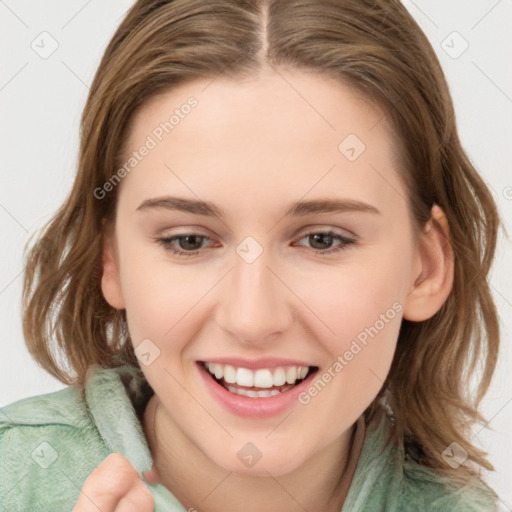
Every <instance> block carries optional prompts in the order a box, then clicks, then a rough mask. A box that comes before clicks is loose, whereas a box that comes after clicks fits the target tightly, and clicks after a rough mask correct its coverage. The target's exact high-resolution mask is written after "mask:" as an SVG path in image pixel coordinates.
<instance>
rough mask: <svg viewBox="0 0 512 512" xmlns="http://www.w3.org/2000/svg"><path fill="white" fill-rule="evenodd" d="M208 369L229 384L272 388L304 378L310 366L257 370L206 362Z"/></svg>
mask: <svg viewBox="0 0 512 512" xmlns="http://www.w3.org/2000/svg"><path fill="white" fill-rule="evenodd" d="M205 366H206V368H207V369H208V371H209V372H210V373H211V374H212V375H215V377H216V378H217V379H222V378H224V380H225V381H226V382H227V383H228V384H238V385H239V386H246V387H256V388H271V387H272V386H283V385H284V384H294V383H295V382H296V381H297V380H299V379H304V378H305V377H306V375H307V374H308V371H309V367H308V366H287V367H282V366H278V367H277V368H272V369H270V368H261V369H259V370H256V371H252V370H249V369H248V368H235V367H234V366H231V365H230V364H218V363H205Z"/></svg>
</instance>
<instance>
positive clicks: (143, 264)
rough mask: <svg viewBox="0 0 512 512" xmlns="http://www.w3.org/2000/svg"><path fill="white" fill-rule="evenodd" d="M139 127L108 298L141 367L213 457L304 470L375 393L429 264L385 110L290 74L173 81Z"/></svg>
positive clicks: (257, 470)
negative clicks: (423, 258) (422, 266)
mask: <svg viewBox="0 0 512 512" xmlns="http://www.w3.org/2000/svg"><path fill="white" fill-rule="evenodd" d="M190 97H193V98H194V99H192V100H190V99H189V98H190ZM187 100H188V103H187ZM186 105H188V107H187V106H186ZM173 115H174V117H173V118H172V119H171V121H170V118H171V116H173ZM166 123H167V124H166ZM128 142H129V146H128V148H129V150H128V152H127V154H126V161H127V162H128V164H127V167H126V169H129V171H127V172H126V176H125V177H124V178H123V179H122V181H121V183H120V185H118V187H120V188H119V190H118V193H119V197H118V204H117V215H116V222H115V238H114V240H115V251H114V254H115V262H116V264H115V265H114V267H113V268H115V269H116V270H115V272H117V274H116V276H117V277H116V279H117V283H118V286H119V289H118V295H117V298H115V299H114V298H112V297H114V295H115V294H114V295H112V293H110V295H109V298H110V300H109V302H110V303H111V304H113V305H114V306H115V307H118V308H126V314H127V319H128V326H129V331H130V335H131V338H132V341H133V345H134V347H135V349H136V353H137V355H138V357H139V359H140V361H141V368H142V370H143V371H144V373H145V375H146V378H147V380H148V382H149V383H150V385H151V386H152V388H153V389H154V391H155V393H156V395H157V396H158V397H159V400H160V402H161V405H162V406H163V407H164V408H165V410H166V412H167V414H168V415H169V418H170V419H171V420H172V421H173V422H174V423H175V424H176V425H177V427H178V428H179V429H181V431H182V432H183V433H184V434H185V435H186V436H187V437H188V438H189V439H190V440H191V441H192V442H193V443H194V444H195V445H196V447H198V448H199V449H200V450H201V451H202V452H203V453H204V454H205V455H206V456H207V457H208V458H209V459H211V460H212V461H213V462H215V463H216V464H218V465H220V466H221V467H223V468H226V469H227V470H230V471H236V472H246V473H249V472H251V473H252V474H255V475H257V474H266V472H267V471H268V472H269V473H271V474H272V475H280V474H284V473H287V472H290V471H292V470H293V469H295V468H297V467H299V466H300V465H302V464H303V463H304V462H305V461H306V460H307V459H310V458H311V457H313V456H314V455H315V454H319V453H320V451H321V450H322V449H324V448H326V447H327V446H328V445H330V444H332V443H333V442H335V441H336V440H338V439H340V437H341V436H342V435H343V434H344V433H346V432H347V431H348V429H349V428H350V427H351V426H352V425H353V423H354V422H355V421H356V419H357V418H358V417H359V416H360V415H361V414H362V413H363V411H364V410H365V409H366V408H367V407H368V405H369V404H370V403H371V402H372V400H373V399H374V398H375V396H376V395H377V393H378V391H379V389H380V388H381V387H382V384H383V382H384V380H385V378H386V375H387V373H388V371H389V368H390V364H391V361H392V357H393V353H394V350H395V345H396V340H397V337H398V332H399V328H400V323H401V320H402V316H403V309H404V308H405V305H406V301H407V296H408V293H409V292H410V290H411V289H412V288H413V284H414V280H415V277H416V276H417V273H418V269H419V260H418V254H417V249H416V247H415V244H414V242H413V228H412V223H411V217H410V215H409V209H408V204H407V202H406V199H405V198H406V191H405V188H404V185H403V184H402V182H401V180H400V179H399V176H398V172H397V159H396V155H395V151H396V146H395V143H394V140H393V136H392V132H391V129H390V128H389V125H388V121H387V119H386V117H385V116H384V114H383V112H382V111H381V110H380V109H378V108H377V107H376V106H375V105H373V104H371V103H370V102H369V101H368V100H367V99H365V98H364V97H363V96H361V95H360V94H358V93H357V92H355V91H354V90H353V89H352V88H350V87H348V86H346V85H343V84H341V83H340V82H337V81H333V80H329V79H327V78H324V77H321V76H319V75H315V74H309V73H306V72H299V71H288V72H281V73H280V74H277V73H268V74H262V75H261V76H260V77H259V78H258V79H255V80H253V81H250V82H249V81H247V82H240V81H230V80H228V79H225V78H216V79H214V80H204V81H197V82H194V83H191V84H186V85H182V86H180V87H179V88H175V89H173V90H172V91H171V92H168V93H166V94H164V95H161V96H160V97H158V98H153V99H152V100H151V101H150V102H148V103H146V104H145V105H144V106H143V108H142V109H141V110H139V111H138V113H137V115H136V117H135V118H134V122H133V125H132V129H131V132H130V136H129V139H128ZM144 147H145V148H146V149H145V150H144V149H141V148H144ZM133 152H136V154H133ZM130 158H132V160H130V161H129V159H130ZM123 174H124V173H121V174H120V175H121V176H122V175H123ZM203 202H204V203H207V205H204V204H202V203H203ZM334 206H336V207H334ZM190 235H193V236H190ZM180 237H181V238H180ZM159 239H167V242H165V243H162V242H161V241H159ZM104 279H105V276H104ZM104 290H105V288H104ZM204 363H210V364H209V366H210V370H211V371H213V372H214V373H217V377H219V378H218V379H216V378H214V377H213V376H212V375H210V372H209V371H208V370H207V369H206V367H205V366H206V365H205V364H204ZM298 367H303V368H306V367H307V368H310V370H309V374H308V375H307V376H306V378H305V380H303V381H302V382H301V381H300V379H299V380H296V379H297V377H300V376H301V375H303V372H304V371H305V370H300V369H299V368H298ZM315 370H316V371H315ZM251 384H252V386H251ZM228 386H230V387H231V391H229V390H228V389H226V388H227V387H228ZM251 394H252V395H253V396H244V395H251ZM265 395H267V396H265ZM269 395H270V396H269ZM254 396H256V397H254ZM260 456H261V457H262V462H264V463H260V464H258V458H259V457H260ZM254 461H256V462H254Z"/></svg>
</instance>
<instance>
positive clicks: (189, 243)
mask: <svg viewBox="0 0 512 512" xmlns="http://www.w3.org/2000/svg"><path fill="white" fill-rule="evenodd" d="M204 240H211V238H210V237H207V236H205V235H200V234H198V233H186V234H183V235H174V236H170V237H162V238H156V241H157V242H158V243H159V244H160V245H162V246H163V247H164V249H165V250H167V251H172V252H173V253H174V254H177V255H178V256H194V255H196V254H199V251H200V249H202V247H201V246H202V241H204ZM176 242H177V244H176ZM176 245H178V247H176ZM182 249H184V250H182Z"/></svg>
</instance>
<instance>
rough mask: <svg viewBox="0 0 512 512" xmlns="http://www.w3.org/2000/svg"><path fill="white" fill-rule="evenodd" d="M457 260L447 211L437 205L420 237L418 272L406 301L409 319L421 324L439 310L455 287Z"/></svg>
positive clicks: (406, 317) (405, 314) (405, 315)
mask: <svg viewBox="0 0 512 512" xmlns="http://www.w3.org/2000/svg"><path fill="white" fill-rule="evenodd" d="M453 261H454V260H453V250H452V247H451V244H450V228H449V226H448V220H447V219H446V216H445V214H444V212H443V210H442V209H441V208H440V207H439V206H437V205H434V206H433V207H432V211H431V216H430V220H429V221H428V222H427V224H426V226H425V229H424V231H423V232H422V233H420V235H419V240H418V247H417V264H416V268H417V269H418V270H417V272H416V273H415V275H414V276H413V277H414V282H413V283H412V284H411V288H410V290H409V294H408V295H407V298H406V301H405V307H404V318H405V319H406V320H411V321H413V322H421V321H423V320H427V319H428V318H430V317H432V316H434V314H435V313H437V311H439V309H440V308H441V306H442V305H443V304H444V302H445V301H446V299H447V298H448V295H449V294H450V291H451V289H452V286H453V273H454V262H453Z"/></svg>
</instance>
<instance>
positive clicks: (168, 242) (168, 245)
mask: <svg viewBox="0 0 512 512" xmlns="http://www.w3.org/2000/svg"><path fill="white" fill-rule="evenodd" d="M312 235H325V236H330V237H333V238H334V239H338V240H339V241H341V242H342V244H340V245H339V246H337V247H334V248H332V249H326V250H320V249H312V250H313V251H315V252H316V253H317V254H319V255H325V254H335V253H339V252H341V251H344V250H346V249H347V248H348V247H349V246H350V245H353V244H355V243H357V241H356V240H355V239H352V238H347V237H345V236H342V235H339V234H337V233H334V232H333V231H310V232H309V233H306V234H305V235H304V236H302V237H301V238H300V239H299V240H303V239H304V238H307V237H309V236H312ZM188 236H196V237H199V238H202V239H208V240H211V239H210V237H208V236H205V235H201V234H199V233H185V234H182V235H174V236H171V237H162V238H159V237H156V238H155V240H156V242H157V243H159V244H160V245H162V246H163V247H164V249H165V250H166V251H172V252H173V253H174V254H176V255H178V256H183V257H190V256H195V255H197V254H199V252H200V250H196V251H182V250H179V249H176V248H175V247H173V245H172V243H173V241H174V240H178V239H181V238H187V237H188Z"/></svg>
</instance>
